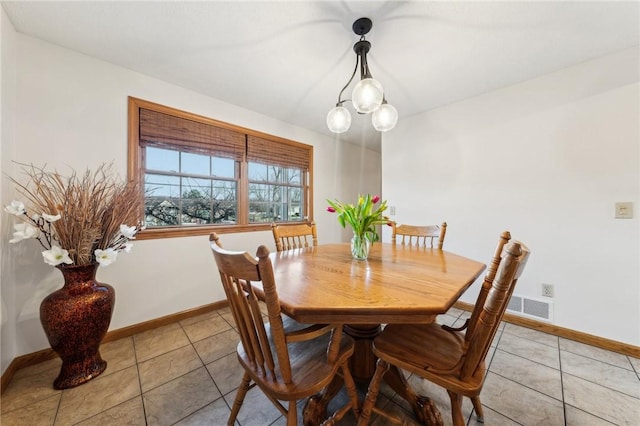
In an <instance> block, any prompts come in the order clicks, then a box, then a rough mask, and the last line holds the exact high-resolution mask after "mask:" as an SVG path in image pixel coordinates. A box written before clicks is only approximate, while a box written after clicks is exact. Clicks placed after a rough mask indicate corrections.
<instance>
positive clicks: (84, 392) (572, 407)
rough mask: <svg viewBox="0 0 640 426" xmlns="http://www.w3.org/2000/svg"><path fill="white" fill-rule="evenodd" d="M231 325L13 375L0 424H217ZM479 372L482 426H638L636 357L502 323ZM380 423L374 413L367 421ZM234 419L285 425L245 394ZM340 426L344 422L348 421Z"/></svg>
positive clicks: (195, 328)
mask: <svg viewBox="0 0 640 426" xmlns="http://www.w3.org/2000/svg"><path fill="white" fill-rule="evenodd" d="M466 316H468V313H467V312H464V311H458V310H455V309H454V310H452V311H450V312H449V313H448V314H447V315H442V316H441V317H439V322H441V323H446V324H455V325H458V324H459V323H460V322H461V321H462V320H463V318H465V317H466ZM232 324H233V320H232V318H231V315H230V313H229V311H228V310H227V309H222V310H219V311H214V312H210V313H208V314H205V315H201V316H199V317H195V318H190V319H188V320H185V321H180V322H179V323H174V324H171V325H167V326H164V327H160V328H157V329H155V330H151V331H147V332H144V333H141V334H138V335H135V336H133V337H128V338H124V339H121V340H118V341H115V342H110V343H106V344H104V345H103V346H102V349H101V353H102V356H103V358H104V359H106V360H107V362H108V363H109V364H108V367H107V370H106V371H105V372H104V373H103V374H102V375H101V376H100V377H98V378H96V379H94V380H92V381H90V382H88V383H86V384H84V385H82V386H79V387H77V388H73V389H67V390H64V391H56V390H54V389H53V388H52V385H51V384H52V382H53V379H54V378H55V377H56V375H57V373H58V368H59V365H60V361H59V360H57V359H56V360H51V361H47V362H43V363H41V364H38V365H34V366H31V367H29V368H25V369H22V370H20V371H18V372H17V374H16V375H15V376H14V378H13V380H12V381H11V383H10V384H9V386H8V388H7V390H6V391H5V393H4V394H3V395H2V397H1V399H0V405H1V407H2V416H1V418H0V424H1V425H2V426H12V425H20V426H23V425H29V426H35V425H100V426H105V425H224V424H226V421H227V418H228V416H229V407H230V405H231V404H232V403H233V398H234V396H235V390H236V388H237V386H238V384H239V382H240V378H241V375H242V374H241V369H240V368H239V366H238V363H237V360H236V358H235V346H236V344H237V342H238V340H239V339H238V335H237V333H236V331H235V330H234V328H233V326H232ZM487 364H488V366H489V373H488V374H487V377H486V382H485V385H484V389H483V392H482V394H481V400H482V403H483V405H484V407H485V424H486V425H572V426H573V425H575V426H578V425H580V426H584V425H587V426H591V425H611V424H615V425H634V426H637V425H640V359H636V358H631V357H628V356H624V355H620V354H617V353H613V352H608V351H605V350H602V349H598V348H595V347H591V346H587V345H584V344H581V343H576V342H573V341H570V340H566V339H563V338H558V337H555V336H551V335H548V334H544V333H540V332H538V331H534V330H530V329H526V328H522V327H518V326H514V325H512V324H502V325H501V327H500V330H499V332H498V334H497V335H496V338H495V340H494V344H493V346H492V348H491V350H490V352H489V354H488V356H487ZM409 381H410V382H411V383H412V385H413V386H414V388H416V389H417V390H418V391H419V392H420V393H424V394H426V395H429V396H431V397H432V398H433V399H434V400H435V402H436V404H437V405H438V407H439V408H440V410H441V412H442V415H443V419H444V421H445V424H447V425H450V424H451V416H450V413H449V403H448V396H447V394H446V392H444V391H443V390H442V389H440V388H437V387H435V386H433V385H431V384H430V383H428V382H425V381H423V380H420V379H418V378H416V377H410V378H409ZM336 398H337V399H340V398H344V395H341V394H339V395H338V396H337V397H336ZM378 405H379V406H384V407H386V409H389V410H393V411H395V412H396V413H399V414H400V415H402V416H403V417H405V418H406V419H407V420H408V422H409V423H410V424H415V420H414V418H413V416H412V414H411V413H410V412H409V411H408V410H407V405H406V404H404V403H403V401H401V400H398V398H396V397H395V395H394V394H393V392H392V391H390V390H389V389H384V388H383V390H382V393H381V396H380V397H379V399H378ZM330 408H331V407H330ZM463 409H464V414H465V416H466V418H467V419H469V420H468V424H469V425H476V424H478V423H477V421H476V419H475V417H473V416H471V410H472V408H471V403H470V402H469V401H468V400H465V402H464V405H463ZM299 411H300V410H299ZM382 420H383V419H381V418H377V419H376V418H375V417H374V418H373V424H376V425H381V424H384V422H383V421H382ZM238 423H239V424H240V425H242V426H249V425H259V426H263V425H274V426H281V425H284V424H285V422H284V418H283V417H282V416H281V414H280V412H279V411H277V410H276V409H275V408H274V407H273V406H272V405H271V403H270V401H269V400H268V399H266V398H265V397H264V396H263V395H262V393H261V392H260V391H259V389H257V388H254V389H252V390H251V391H249V394H248V395H247V398H246V400H245V403H244V406H243V409H242V410H241V411H240V415H239V416H238ZM341 424H347V425H351V424H355V421H354V418H353V416H352V414H351V413H349V414H348V415H347V416H346V417H345V419H343V421H342V422H341Z"/></svg>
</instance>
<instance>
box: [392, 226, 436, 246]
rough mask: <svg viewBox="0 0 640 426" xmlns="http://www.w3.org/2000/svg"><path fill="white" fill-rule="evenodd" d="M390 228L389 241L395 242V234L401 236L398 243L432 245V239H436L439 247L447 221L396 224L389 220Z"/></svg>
mask: <svg viewBox="0 0 640 426" xmlns="http://www.w3.org/2000/svg"><path fill="white" fill-rule="evenodd" d="M391 228H392V233H391V242H392V243H393V244H396V242H397V239H398V238H397V236H401V237H402V239H401V240H400V244H403V245H405V244H406V245H409V246H422V247H433V244H434V241H436V240H437V247H438V248H439V249H441V248H442V246H443V245H444V237H445V235H446V234H447V222H442V224H441V225H427V226H416V225H397V224H396V223H395V222H391Z"/></svg>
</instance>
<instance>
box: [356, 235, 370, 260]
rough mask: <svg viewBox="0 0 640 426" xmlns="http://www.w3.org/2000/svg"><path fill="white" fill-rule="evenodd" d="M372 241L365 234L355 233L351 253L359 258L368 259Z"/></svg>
mask: <svg viewBox="0 0 640 426" xmlns="http://www.w3.org/2000/svg"><path fill="white" fill-rule="evenodd" d="M370 248H371V241H369V239H368V238H367V237H365V236H364V235H355V234H354V235H353V238H351V255H352V256H353V258H354V259H357V260H367V258H368V257H369V249H370Z"/></svg>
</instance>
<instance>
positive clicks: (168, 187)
mask: <svg viewBox="0 0 640 426" xmlns="http://www.w3.org/2000/svg"><path fill="white" fill-rule="evenodd" d="M145 191H146V194H147V195H146V197H145V202H144V212H145V214H144V222H145V225H146V226H148V227H153V226H172V225H178V224H179V219H178V216H179V205H178V202H177V200H178V199H179V198H180V179H179V178H177V177H174V176H162V175H154V174H146V175H145Z"/></svg>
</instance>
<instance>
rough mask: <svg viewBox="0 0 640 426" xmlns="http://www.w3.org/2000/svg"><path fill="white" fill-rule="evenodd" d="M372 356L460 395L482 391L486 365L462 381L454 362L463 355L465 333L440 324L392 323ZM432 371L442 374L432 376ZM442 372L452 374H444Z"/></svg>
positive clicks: (377, 343)
mask: <svg viewBox="0 0 640 426" xmlns="http://www.w3.org/2000/svg"><path fill="white" fill-rule="evenodd" d="M373 353H374V354H375V355H376V356H377V357H378V358H382V359H383V360H385V361H387V362H388V363H390V364H393V365H395V366H397V367H400V368H402V369H404V370H406V371H409V372H411V373H415V374H417V375H420V376H422V377H424V378H425V379H428V380H429V381H432V382H434V383H436V384H438V385H440V386H443V387H445V388H447V389H451V390H454V391H455V392H456V393H459V394H461V395H465V396H470V397H471V396H475V395H478V394H479V393H480V390H481V388H482V381H483V380H484V375H485V366H484V362H483V363H482V364H481V365H480V366H479V368H478V369H477V370H476V372H475V374H474V376H473V377H471V378H470V379H467V380H461V379H460V378H459V372H460V367H461V365H456V364H455V362H456V361H457V360H460V359H461V358H462V355H463V353H464V334H463V333H461V332H456V331H447V330H445V329H443V328H442V327H441V325H440V324H436V323H431V324H389V325H387V326H386V327H385V328H384V330H383V331H382V333H381V334H380V335H379V336H378V337H376V338H375V340H374V342H373ZM430 369H432V370H437V371H439V372H438V373H435V372H434V373H433V374H432V373H430V372H429V370H430ZM443 370H444V371H446V370H452V371H451V373H449V374H442V373H441V371H443Z"/></svg>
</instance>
